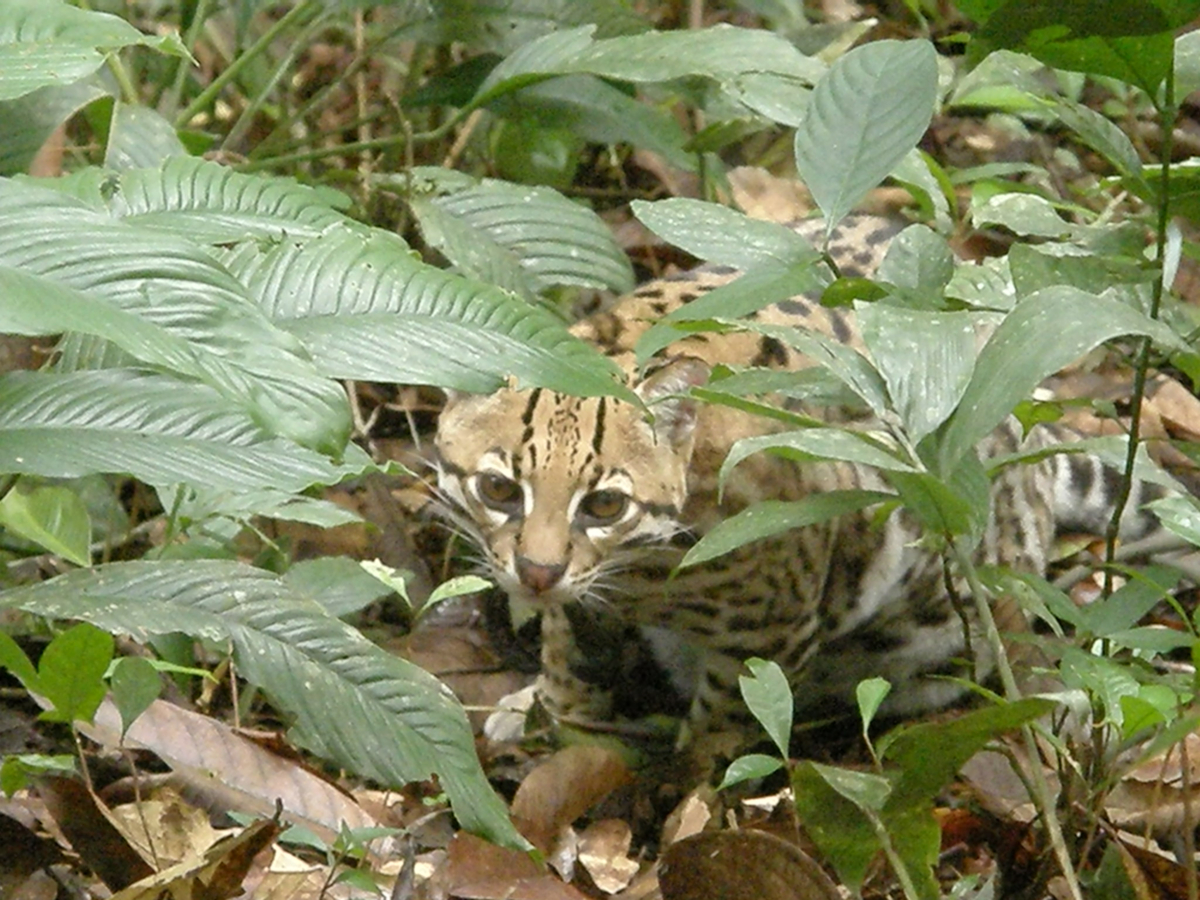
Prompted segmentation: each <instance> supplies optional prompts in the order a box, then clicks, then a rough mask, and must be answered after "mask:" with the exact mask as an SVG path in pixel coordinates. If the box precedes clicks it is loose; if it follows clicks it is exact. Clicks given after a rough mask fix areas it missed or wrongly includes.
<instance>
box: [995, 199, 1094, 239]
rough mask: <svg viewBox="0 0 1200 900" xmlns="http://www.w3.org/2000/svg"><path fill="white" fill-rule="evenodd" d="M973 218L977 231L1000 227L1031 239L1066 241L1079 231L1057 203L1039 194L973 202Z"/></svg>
mask: <svg viewBox="0 0 1200 900" xmlns="http://www.w3.org/2000/svg"><path fill="white" fill-rule="evenodd" d="M971 219H972V221H973V222H974V223H975V227H976V228H982V227H984V226H985V225H1000V226H1003V227H1004V228H1007V229H1008V230H1010V231H1013V232H1015V233H1016V234H1020V235H1026V236H1028V237H1046V238H1065V237H1069V236H1070V235H1071V234H1072V233H1073V232H1074V231H1075V226H1074V225H1072V224H1071V223H1070V222H1068V221H1067V220H1066V219H1064V218H1063V217H1062V216H1060V215H1059V214H1058V212H1057V211H1056V210H1055V207H1054V204H1053V203H1051V202H1050V201H1049V200H1047V199H1046V198H1045V197H1039V196H1037V195H1036V194H1022V193H1017V192H1012V193H1005V194H993V195H992V196H990V197H988V198H987V199H986V200H984V201H983V202H982V203H978V204H976V203H972V207H971Z"/></svg>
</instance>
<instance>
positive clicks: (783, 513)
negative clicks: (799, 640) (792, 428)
mask: <svg viewBox="0 0 1200 900" xmlns="http://www.w3.org/2000/svg"><path fill="white" fill-rule="evenodd" d="M895 499H896V498H895V495H893V494H886V493H883V492H881V491H857V490H847V491H827V492H825V493H820V494H811V495H809V496H808V497H805V498H804V499H803V500H796V501H784V500H763V501H762V502H760V503H755V504H754V505H752V506H749V507H747V508H746V509H744V510H742V511H741V512H739V513H738V514H737V515H735V516H732V517H730V518H728V519H725V520H724V521H722V522H719V523H717V524H716V525H715V526H713V527H712V528H711V529H710V530H709V531H708V532H707V533H705V535H704V536H703V537H702V538H700V540H699V541H697V542H696V544H695V545H694V546H693V547H692V548H691V549H689V550H688V552H687V554H686V555H685V556H684V558H683V560H682V561H681V562H680V563H679V568H681V569H683V568H686V567H688V566H696V565H700V564H701V563H704V562H708V560H710V559H715V558H716V557H718V556H722V555H723V554H725V553H729V552H731V551H733V550H736V549H737V548H738V547H741V546H744V545H745V544H749V543H751V542H753V541H758V540H762V539H764V538H769V537H773V536H774V535H776V534H781V533H783V532H785V531H789V530H791V529H792V528H804V527H806V526H809V525H816V524H818V523H820V522H825V521H827V520H829V519H832V518H835V517H837V516H841V515H846V514H847V513H853V512H857V511H858V510H860V509H864V508H866V507H868V506H871V505H873V504H876V503H886V502H888V501H892V500H895Z"/></svg>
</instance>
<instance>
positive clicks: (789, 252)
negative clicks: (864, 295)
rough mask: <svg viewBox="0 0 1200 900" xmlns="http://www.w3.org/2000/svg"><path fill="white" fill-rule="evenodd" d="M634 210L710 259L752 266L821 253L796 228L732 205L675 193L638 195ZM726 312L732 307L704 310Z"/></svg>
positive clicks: (796, 261)
mask: <svg viewBox="0 0 1200 900" xmlns="http://www.w3.org/2000/svg"><path fill="white" fill-rule="evenodd" d="M630 208H631V209H632V210H633V214H634V215H635V216H637V217H638V218H639V219H641V221H642V223H643V224H644V225H645V226H646V227H647V228H649V229H650V230H651V231H653V232H654V233H655V234H657V235H658V236H659V237H661V238H662V239H663V240H665V241H667V242H668V243H671V244H674V245H675V246H676V247H681V248H683V249H684V250H686V251H687V252H688V253H690V254H692V255H693V256H695V257H697V258H698V259H703V260H707V261H708V262H710V263H716V264H719V265H725V266H733V267H735V268H738V269H745V270H752V269H755V268H758V267H761V266H772V265H774V266H778V267H780V268H783V267H788V266H795V265H803V264H811V263H814V262H816V261H817V260H819V259H820V258H821V255H820V254H819V253H818V252H817V251H816V250H815V249H814V248H813V246H812V244H810V243H809V242H808V241H807V240H805V238H804V237H803V236H802V235H800V234H799V233H797V232H796V231H795V229H792V228H788V227H786V226H784V225H780V224H778V223H776V222H765V221H763V220H761V219H752V218H750V217H749V216H747V215H746V214H744V213H740V212H738V211H737V210H735V209H730V208H729V207H728V206H721V205H720V204H719V203H707V202H705V201H703V200H691V199H688V198H684V197H673V198H671V199H668V200H657V201H654V202H653V203H651V202H648V201H646V200H634V201H633V203H632V204H631V205H630ZM708 315H726V316H728V315H729V314H728V313H715V312H713V313H706V314H705V315H704V316H699V317H697V318H704V317H707V316H708Z"/></svg>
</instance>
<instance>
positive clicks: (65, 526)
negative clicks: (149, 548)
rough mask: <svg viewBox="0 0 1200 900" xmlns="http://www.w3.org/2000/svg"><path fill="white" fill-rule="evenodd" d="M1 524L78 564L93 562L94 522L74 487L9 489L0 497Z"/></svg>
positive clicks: (85, 564) (0, 438)
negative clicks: (90, 548) (28, 489)
mask: <svg viewBox="0 0 1200 900" xmlns="http://www.w3.org/2000/svg"><path fill="white" fill-rule="evenodd" d="M2 439H3V438H2V437H0V440H2ZM0 527H3V528H7V529H8V530H9V531H11V532H13V533H14V534H17V535H20V536H21V537H23V538H25V539H26V540H28V541H33V542H34V543H35V544H38V545H39V546H41V547H44V548H46V549H47V550H49V551H50V552H51V553H55V554H57V555H59V556H61V557H63V558H64V559H66V560H69V561H71V562H73V563H75V565H77V566H87V565H91V562H92V554H91V551H90V550H89V549H88V545H89V544H90V543H91V540H92V522H91V519H90V518H89V516H88V511H87V506H85V505H84V502H83V501H82V500H81V499H80V498H79V495H78V494H76V493H75V492H74V491H72V490H71V489H70V488H66V487H52V486H47V487H36V488H34V489H33V490H31V491H28V492H26V491H23V490H20V489H17V490H12V491H9V492H8V493H7V494H5V496H4V499H3V500H0Z"/></svg>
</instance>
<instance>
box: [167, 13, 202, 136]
mask: <svg viewBox="0 0 1200 900" xmlns="http://www.w3.org/2000/svg"><path fill="white" fill-rule="evenodd" d="M212 4H213V0H198V2H197V3H196V10H195V14H194V15H193V16H192V24H191V25H189V26H188V30H187V34H185V35H184V36H183V45H184V46H185V47H187V50H188V53H192V51H193V50H195V48H196V42H197V41H198V40H199V39H200V30H201V29H202V28H204V23H205V22H207V21H208V15H209V10H210V8H211V7H212ZM192 55H193V56H195V54H194V53H192ZM187 73H188V60H186V59H183V58H180V59H177V60H176V61H175V76H174V77H173V78H172V79H171V87H170V88H168V89H167V92H166V94H165V95H164V96H163V98H162V102H161V106H160V110H161V111H162V113H163V115H165V116H171V115H174V114H175V113H176V112H178V111H179V102H180V98H182V97H183V83H184V81H186V80H187Z"/></svg>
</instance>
